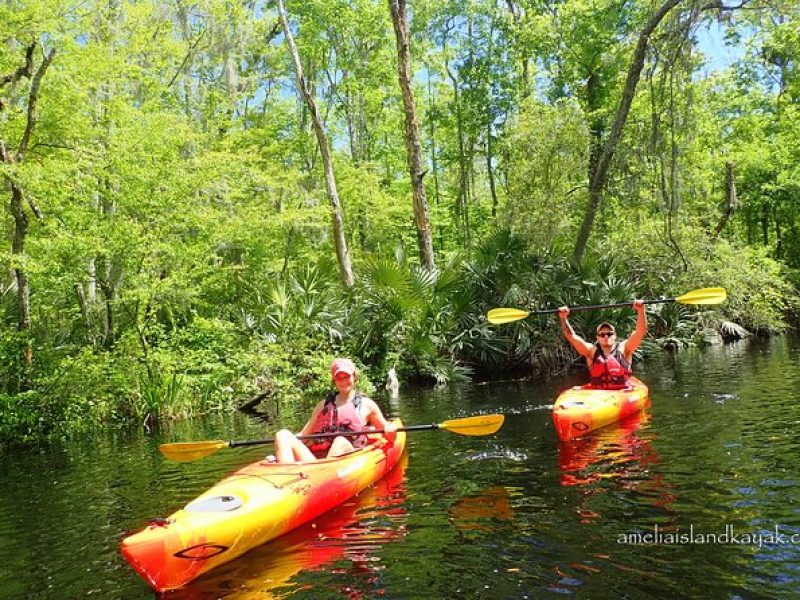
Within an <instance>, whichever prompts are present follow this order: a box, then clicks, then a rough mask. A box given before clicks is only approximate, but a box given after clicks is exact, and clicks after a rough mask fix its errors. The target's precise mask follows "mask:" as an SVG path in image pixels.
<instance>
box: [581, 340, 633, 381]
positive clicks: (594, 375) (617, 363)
mask: <svg viewBox="0 0 800 600" xmlns="http://www.w3.org/2000/svg"><path fill="white" fill-rule="evenodd" d="M632 374H633V371H631V363H629V362H628V359H626V358H625V356H624V355H623V354H622V352H620V351H619V344H614V348H612V350H611V353H610V354H608V355H606V354H603V349H602V348H601V347H600V345H599V344H597V349H596V350H595V352H594V357H593V358H592V364H591V366H590V367H589V377H590V378H591V379H590V382H589V383H590V384H591V385H592V386H595V387H598V388H603V389H606V390H621V389H623V388H626V387H628V380H629V379H630V378H631V375H632Z"/></svg>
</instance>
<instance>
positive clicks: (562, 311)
mask: <svg viewBox="0 0 800 600" xmlns="http://www.w3.org/2000/svg"><path fill="white" fill-rule="evenodd" d="M568 316H569V306H559V307H558V318H559V319H561V320H562V321H563V320H564V319H566V318H567V317H568Z"/></svg>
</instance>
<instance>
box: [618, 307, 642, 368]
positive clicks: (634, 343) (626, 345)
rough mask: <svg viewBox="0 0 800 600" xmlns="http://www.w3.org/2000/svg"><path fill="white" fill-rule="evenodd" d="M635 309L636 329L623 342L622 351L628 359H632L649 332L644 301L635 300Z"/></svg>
mask: <svg viewBox="0 0 800 600" xmlns="http://www.w3.org/2000/svg"><path fill="white" fill-rule="evenodd" d="M633 309H634V310H635V311H636V313H637V316H636V329H634V331H633V333H632V334H631V336H630V337H629V338H628V339H627V340H625V341H624V342H622V344H621V345H622V346H623V348H622V353H623V354H624V355H625V357H626V358H627V359H629V360H630V358H631V356H633V353H634V352H636V349H637V348H638V347H639V344H641V343H642V340H643V339H644V336H645V334H647V313H646V312H645V310H644V302H643V301H642V300H634V301H633Z"/></svg>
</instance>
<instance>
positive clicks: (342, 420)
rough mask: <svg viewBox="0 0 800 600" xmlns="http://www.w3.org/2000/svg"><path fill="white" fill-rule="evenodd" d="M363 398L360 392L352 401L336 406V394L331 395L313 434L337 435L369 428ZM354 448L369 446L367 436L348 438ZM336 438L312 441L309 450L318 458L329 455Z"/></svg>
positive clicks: (320, 414)
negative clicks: (337, 433)
mask: <svg viewBox="0 0 800 600" xmlns="http://www.w3.org/2000/svg"><path fill="white" fill-rule="evenodd" d="M362 401H363V396H361V394H360V393H359V392H356V395H355V396H353V400H352V401H348V402H345V403H344V404H343V405H342V406H336V392H333V393H331V394H330V395H328V396H327V397H326V398H325V405H324V407H323V408H322V411H321V412H320V413H319V415H318V416H317V422H316V423H314V427H313V429H312V433H336V432H339V431H341V432H347V431H361V430H363V429H364V428H366V426H367V422H366V421H365V420H364V418H363V417H362V416H361V407H362V403H363V402H362ZM346 437H347V438H348V439H349V440H350V443H351V444H353V448H363V447H364V446H366V445H367V443H368V441H369V440H368V439H367V436H366V435H358V436H346ZM333 440H334V438H323V439H319V440H311V441H310V442H309V444H308V447H309V449H310V450H311V452H313V453H314V454H315V455H316V456H324V455H326V454H327V453H328V449H329V448H330V447H331V444H332V443H333Z"/></svg>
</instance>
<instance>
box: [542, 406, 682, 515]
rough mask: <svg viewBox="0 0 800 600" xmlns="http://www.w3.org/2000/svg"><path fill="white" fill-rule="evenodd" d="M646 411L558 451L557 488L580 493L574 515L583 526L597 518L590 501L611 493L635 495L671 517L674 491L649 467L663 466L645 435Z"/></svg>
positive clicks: (647, 420) (646, 429)
mask: <svg viewBox="0 0 800 600" xmlns="http://www.w3.org/2000/svg"><path fill="white" fill-rule="evenodd" d="M649 421H650V412H649V410H644V411H640V412H638V413H637V414H635V415H631V416H630V417H628V418H626V419H623V420H622V421H620V422H619V423H616V424H614V425H610V426H608V427H604V428H602V429H599V430H597V431H595V432H593V433H592V434H590V435H587V436H585V437H582V438H578V439H575V440H571V441H568V442H560V443H559V445H558V470H559V473H560V476H559V483H560V484H561V485H562V486H566V487H577V488H580V493H581V501H580V505H579V507H578V508H577V512H578V514H579V515H580V517H581V522H583V523H591V522H593V521H595V520H596V519H597V518H598V517H600V516H601V515H600V514H599V512H597V510H596V509H595V510H593V509H592V508H591V507H592V506H595V505H596V502H593V501H592V500H593V497H594V496H596V495H597V494H604V493H607V492H609V491H611V490H616V491H620V490H623V491H628V492H634V493H635V494H637V496H640V497H646V498H648V502H649V504H651V505H652V506H656V507H660V508H663V509H665V510H666V511H672V510H673V509H672V507H671V504H672V503H673V502H674V501H675V499H676V497H675V494H674V493H673V491H672V486H671V485H670V484H669V483H668V482H667V481H665V479H664V476H663V475H662V474H661V473H657V472H654V471H653V467H654V466H655V465H658V464H659V463H660V462H661V458H660V456H659V454H658V452H657V451H656V450H655V449H654V448H653V445H652V440H653V435H652V433H651V432H650V430H649V429H648V423H649Z"/></svg>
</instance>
